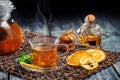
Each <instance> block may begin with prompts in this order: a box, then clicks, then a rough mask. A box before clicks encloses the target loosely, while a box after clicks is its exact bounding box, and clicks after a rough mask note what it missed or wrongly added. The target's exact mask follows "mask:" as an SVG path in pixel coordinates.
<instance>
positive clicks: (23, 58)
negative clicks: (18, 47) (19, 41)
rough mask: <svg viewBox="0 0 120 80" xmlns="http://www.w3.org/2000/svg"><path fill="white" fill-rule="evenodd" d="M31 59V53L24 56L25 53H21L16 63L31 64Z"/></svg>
mask: <svg viewBox="0 0 120 80" xmlns="http://www.w3.org/2000/svg"><path fill="white" fill-rule="evenodd" d="M31 57H32V54H31V53H30V54H26V52H22V53H21V57H20V58H19V59H18V62H25V63H29V64H32V60H31Z"/></svg>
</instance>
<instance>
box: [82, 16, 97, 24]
mask: <svg viewBox="0 0 120 80" xmlns="http://www.w3.org/2000/svg"><path fill="white" fill-rule="evenodd" d="M95 20H96V17H95V16H94V15H93V14H88V15H87V16H86V17H85V19H84V21H85V23H89V24H92V23H94V22H95Z"/></svg>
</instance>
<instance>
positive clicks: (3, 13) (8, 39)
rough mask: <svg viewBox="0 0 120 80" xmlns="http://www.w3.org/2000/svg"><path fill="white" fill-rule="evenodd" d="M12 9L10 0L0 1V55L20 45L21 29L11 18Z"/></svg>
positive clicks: (13, 50)
mask: <svg viewBox="0 0 120 80" xmlns="http://www.w3.org/2000/svg"><path fill="white" fill-rule="evenodd" d="M14 9H15V7H14V6H13V4H12V2H11V1H9V0H3V1H0V55H5V54H9V53H13V52H15V51H16V50H17V49H18V48H19V47H20V46H21V45H22V39H23V38H22V29H21V28H20V26H19V25H18V24H17V23H16V22H15V21H14V20H13V19H12V18H11V12H12V11H13V10H14Z"/></svg>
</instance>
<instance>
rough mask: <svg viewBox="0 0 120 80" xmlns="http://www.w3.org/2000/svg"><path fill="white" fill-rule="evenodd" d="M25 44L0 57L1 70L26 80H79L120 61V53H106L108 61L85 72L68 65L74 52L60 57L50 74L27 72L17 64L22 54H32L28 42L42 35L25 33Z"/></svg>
mask: <svg viewBox="0 0 120 80" xmlns="http://www.w3.org/2000/svg"><path fill="white" fill-rule="evenodd" d="M24 35H25V38H24V43H23V45H22V46H21V47H20V48H19V49H18V50H17V51H16V52H15V53H12V54H9V55H5V56H0V70H2V71H6V72H9V73H11V74H14V75H16V76H19V77H22V78H25V79H26V80H43V79H45V80H61V79H63V80H77V79H85V78H87V77H89V76H91V75H93V74H95V73H97V72H99V71H100V70H103V69H105V68H107V67H109V66H111V65H112V64H113V63H115V62H117V61H120V52H112V51H106V53H107V59H106V61H104V62H102V63H100V64H99V67H98V68H96V69H94V70H90V71H88V70H85V69H83V68H81V67H72V66H69V65H67V64H66V60H65V59H66V57H67V56H68V55H70V54H71V53H72V52H70V53H68V54H66V55H64V56H60V58H59V63H58V68H57V69H55V70H52V71H48V72H33V71H29V70H26V69H24V68H22V67H21V66H20V64H19V63H17V62H16V59H18V58H19V57H20V56H21V52H22V51H25V52H26V53H31V47H30V45H29V43H28V41H27V39H28V38H32V37H33V36H38V35H40V34H37V33H34V32H28V31H24Z"/></svg>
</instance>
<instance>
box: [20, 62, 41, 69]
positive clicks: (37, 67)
mask: <svg viewBox="0 0 120 80" xmlns="http://www.w3.org/2000/svg"><path fill="white" fill-rule="evenodd" d="M20 65H21V66H23V67H25V68H30V69H39V68H40V66H36V65H33V64H27V63H25V62H20Z"/></svg>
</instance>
